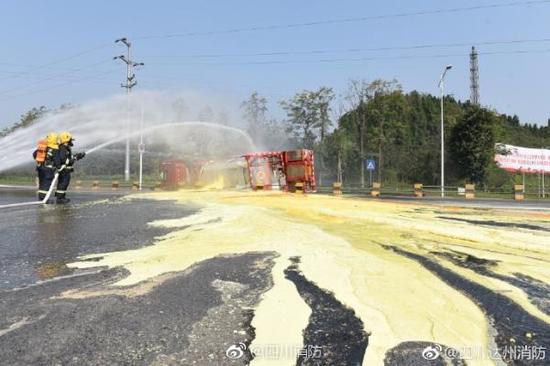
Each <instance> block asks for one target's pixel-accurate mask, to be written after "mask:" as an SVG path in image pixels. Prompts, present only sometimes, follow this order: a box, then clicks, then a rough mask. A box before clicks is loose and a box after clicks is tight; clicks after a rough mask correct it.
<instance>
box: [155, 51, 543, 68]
mask: <svg viewBox="0 0 550 366" xmlns="http://www.w3.org/2000/svg"><path fill="white" fill-rule="evenodd" d="M548 52H550V49H542V50H512V51H494V52H479V53H478V54H479V55H510V54H531V53H548ZM465 56H466V54H465V53H454V54H452V53H450V54H434V55H402V56H377V57H356V58H325V59H315V60H266V61H242V62H241V61H237V62H208V63H204V62H159V63H153V64H152V65H271V64H300V63H306V64H307V63H333V62H354V61H377V60H409V59H430V58H434V59H435V58H445V57H465Z"/></svg>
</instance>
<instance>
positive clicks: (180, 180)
mask: <svg viewBox="0 0 550 366" xmlns="http://www.w3.org/2000/svg"><path fill="white" fill-rule="evenodd" d="M160 180H161V186H162V187H163V188H179V187H182V186H185V185H188V184H189V183H190V175H189V169H188V168H187V165H186V164H185V162H184V161H183V160H167V161H163V162H162V163H161V164H160Z"/></svg>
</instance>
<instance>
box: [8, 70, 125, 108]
mask: <svg viewBox="0 0 550 366" xmlns="http://www.w3.org/2000/svg"><path fill="white" fill-rule="evenodd" d="M118 71H119V69H116V70H109V71H105V72H103V73H99V74H96V75H91V76H88V77H84V78H80V79H76V80H69V81H67V82H64V83H62V84H57V85H54V86H52V87H48V88H44V89H40V90H33V91H31V92H28V93H22V94H17V95H9V96H5V97H0V101H4V100H10V99H14V98H19V97H25V96H27V95H33V94H40V93H43V92H46V91H50V90H53V89H57V88H60V87H62V86H66V85H70V84H74V83H79V82H82V81H90V80H92V81H93V80H101V79H102V78H101V76H104V75H108V74H113V73H115V72H118Z"/></svg>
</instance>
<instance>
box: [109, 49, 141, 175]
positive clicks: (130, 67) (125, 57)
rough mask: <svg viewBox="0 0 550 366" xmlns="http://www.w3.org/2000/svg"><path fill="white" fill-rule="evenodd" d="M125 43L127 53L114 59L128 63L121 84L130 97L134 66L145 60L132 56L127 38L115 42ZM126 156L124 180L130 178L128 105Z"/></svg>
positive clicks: (133, 82) (135, 81) (134, 80)
mask: <svg viewBox="0 0 550 366" xmlns="http://www.w3.org/2000/svg"><path fill="white" fill-rule="evenodd" d="M119 42H120V43H123V44H124V45H125V46H126V55H120V56H115V57H113V60H117V59H120V60H122V61H123V62H124V63H125V64H126V83H125V84H121V85H120V86H121V87H123V88H126V94H127V95H128V99H129V97H130V91H131V90H132V88H133V87H134V86H136V84H137V80H136V76H135V75H134V67H136V66H143V62H135V61H133V60H132V58H131V48H132V43H131V42H130V41H129V40H128V39H127V38H119V39H117V40H116V41H115V43H119ZM126 113H127V115H126V158H125V161H124V180H125V181H127V182H128V181H129V180H130V116H129V110H128V106H127V108H126Z"/></svg>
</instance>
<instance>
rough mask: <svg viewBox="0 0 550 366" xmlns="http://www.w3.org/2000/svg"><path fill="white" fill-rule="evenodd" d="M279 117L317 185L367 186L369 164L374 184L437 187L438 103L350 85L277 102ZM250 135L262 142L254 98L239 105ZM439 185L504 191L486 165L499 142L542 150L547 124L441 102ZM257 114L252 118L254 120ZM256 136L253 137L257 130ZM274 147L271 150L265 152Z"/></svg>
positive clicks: (383, 87)
mask: <svg viewBox="0 0 550 366" xmlns="http://www.w3.org/2000/svg"><path fill="white" fill-rule="evenodd" d="M280 106H281V107H282V108H283V110H284V111H285V112H286V119H285V120H284V121H282V122H279V130H283V129H284V130H285V131H286V135H287V137H288V138H289V139H290V141H291V143H290V145H291V146H293V147H304V148H310V149H314V150H315V152H316V165H317V168H316V170H317V172H318V173H319V174H320V175H321V178H323V180H324V181H327V180H329V181H343V182H347V183H348V184H349V183H352V184H366V175H367V172H366V170H365V165H364V161H365V159H367V158H372V159H375V160H376V163H377V170H376V171H375V172H374V174H375V177H374V179H375V180H377V181H381V182H384V183H386V184H388V183H389V184H395V183H408V184H410V183H414V182H421V183H424V184H425V185H438V184H439V182H440V99H439V98H438V97H435V96H433V95H430V94H425V93H420V92H417V91H412V92H410V93H404V92H403V90H402V89H401V86H400V85H399V84H398V83H397V81H395V80H393V81H385V80H374V81H372V82H367V81H364V80H352V81H350V83H349V87H348V90H347V92H346V93H344V95H342V96H340V98H339V100H337V98H336V95H335V94H334V92H333V91H332V89H331V88H328V87H321V88H319V89H317V90H304V91H300V92H298V93H296V94H295V95H294V96H292V97H290V98H288V99H285V100H283V101H281V102H280ZM243 108H244V109H245V111H246V113H245V115H244V117H245V118H246V119H247V121H248V123H249V125H248V126H249V127H248V131H249V132H250V133H251V134H254V135H258V134H259V133H260V132H261V131H264V133H260V135H261V136H259V138H261V139H262V140H263V141H269V134H270V133H271V132H270V131H272V130H273V122H272V126H271V127H270V128H262V124H263V123H265V121H266V120H267V119H266V118H265V117H264V116H265V115H266V113H267V101H266V100H265V98H263V97H261V96H259V95H258V94H257V93H256V92H254V93H253V94H252V95H251V96H250V98H248V99H247V100H246V101H245V102H243ZM444 109H445V143H446V145H445V171H446V173H445V174H446V185H462V184H464V183H469V182H471V183H476V184H478V185H481V186H491V187H500V186H505V185H509V184H510V182H511V180H512V179H513V177H511V176H510V174H508V173H506V172H504V171H502V170H500V169H498V168H497V167H496V165H495V164H494V162H493V157H494V153H495V151H494V146H495V143H496V142H502V143H507V144H513V145H520V146H525V147H536V148H540V147H549V146H550V129H549V127H548V126H537V125H535V124H521V123H520V121H519V118H518V117H517V116H508V115H505V114H499V113H498V112H496V111H494V110H491V109H488V108H485V107H479V106H474V105H471V104H470V103H469V102H461V101H458V100H456V99H454V98H453V97H451V96H446V97H445V98H444ZM258 115H260V116H262V117H261V118H257V117H256V116H258ZM259 131H260V132H259ZM269 147H273V148H276V147H277V146H269Z"/></svg>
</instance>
